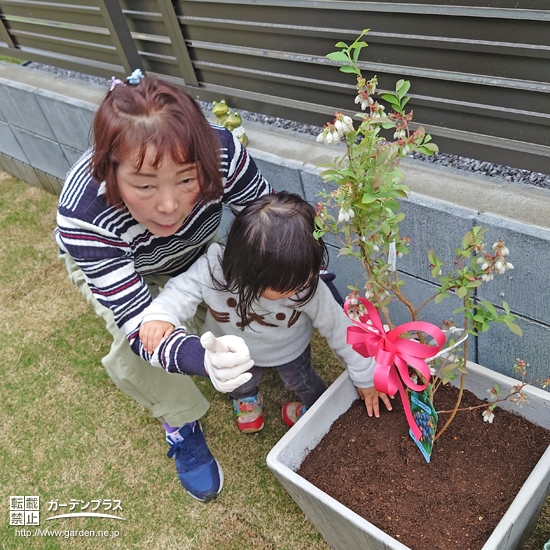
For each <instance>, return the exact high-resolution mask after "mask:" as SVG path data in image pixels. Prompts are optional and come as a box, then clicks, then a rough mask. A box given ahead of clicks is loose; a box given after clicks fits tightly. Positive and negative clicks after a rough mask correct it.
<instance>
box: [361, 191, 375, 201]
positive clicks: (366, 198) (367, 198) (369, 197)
mask: <svg viewBox="0 0 550 550" xmlns="http://www.w3.org/2000/svg"><path fill="white" fill-rule="evenodd" d="M376 199H377V197H376V195H371V194H369V193H365V194H364V195H363V198H362V199H361V202H362V203H363V204H371V203H373V202H374V201H375V200H376Z"/></svg>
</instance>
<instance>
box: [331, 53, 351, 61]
mask: <svg viewBox="0 0 550 550" xmlns="http://www.w3.org/2000/svg"><path fill="white" fill-rule="evenodd" d="M326 57H327V58H328V59H330V60H331V61H343V62H344V63H349V57H348V56H347V55H346V54H345V53H344V52H332V53H329V54H327V55H326Z"/></svg>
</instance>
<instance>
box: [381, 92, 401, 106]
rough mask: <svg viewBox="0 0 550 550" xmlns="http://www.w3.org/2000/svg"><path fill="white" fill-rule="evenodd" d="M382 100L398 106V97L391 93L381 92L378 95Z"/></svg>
mask: <svg viewBox="0 0 550 550" xmlns="http://www.w3.org/2000/svg"><path fill="white" fill-rule="evenodd" d="M380 97H381V98H382V99H383V100H384V101H387V102H388V103H389V104H391V105H392V106H393V107H400V106H401V105H400V103H399V99H397V98H396V97H395V96H394V95H392V94H382V95H381V96H380Z"/></svg>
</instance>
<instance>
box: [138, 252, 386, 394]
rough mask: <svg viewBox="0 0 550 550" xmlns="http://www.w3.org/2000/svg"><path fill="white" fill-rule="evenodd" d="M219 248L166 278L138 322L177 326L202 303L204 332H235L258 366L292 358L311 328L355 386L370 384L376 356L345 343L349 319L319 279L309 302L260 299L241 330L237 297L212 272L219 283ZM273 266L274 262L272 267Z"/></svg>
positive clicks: (270, 364)
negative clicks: (225, 289)
mask: <svg viewBox="0 0 550 550" xmlns="http://www.w3.org/2000/svg"><path fill="white" fill-rule="evenodd" d="M222 254H223V248H222V247H221V246H220V245H219V244H212V245H210V247H209V248H208V250H207V252H206V253H205V254H204V255H203V256H201V257H200V258H199V259H198V260H197V261H196V262H195V263H194V264H193V265H192V266H191V267H190V268H189V269H188V270H187V271H186V272H185V273H182V274H181V275H178V276H176V277H173V278H172V279H170V280H169V281H168V283H167V284H166V286H165V287H164V289H163V290H162V292H161V293H160V294H159V296H158V297H157V298H155V300H153V302H152V304H151V305H150V306H149V307H148V308H147V309H145V311H144V312H143V318H142V322H147V321H166V322H168V323H172V324H173V325H174V326H176V327H180V326H182V325H184V323H185V321H187V320H189V319H192V318H193V317H194V315H195V313H196V311H197V308H198V306H199V305H200V304H201V303H202V302H204V303H205V304H206V306H207V309H208V312H207V316H206V320H205V322H204V325H203V328H202V331H203V332H206V331H211V332H212V333H213V334H214V335H215V336H224V335H226V334H233V335H236V336H240V337H242V338H244V340H245V342H246V344H247V346H248V348H249V350H250V356H251V357H252V359H253V360H254V363H255V364H256V365H258V366H260V367H261V366H265V367H274V366H279V365H284V364H285V363H288V362H290V361H292V360H293V359H296V357H298V356H299V355H300V354H301V353H302V352H303V351H304V350H305V349H306V347H307V346H308V344H309V343H310V341H311V337H312V336H313V331H314V329H315V328H317V329H318V330H319V332H320V333H321V334H322V335H323V336H324V337H325V338H326V339H327V342H328V345H329V346H330V348H331V349H332V351H333V353H334V355H335V356H336V357H337V358H338V360H339V361H340V362H341V363H342V364H343V365H345V366H347V368H348V371H349V375H350V378H351V380H352V382H353V383H354V385H355V386H356V387H358V388H370V387H372V386H373V385H374V382H373V376H374V365H375V362H374V359H373V358H372V357H369V358H365V357H362V356H361V355H359V354H358V353H357V352H356V351H354V350H353V349H352V347H351V346H350V345H349V344H347V343H346V330H347V327H349V326H351V325H352V323H351V321H350V320H349V319H348V317H347V315H346V314H345V313H344V311H343V310H342V308H341V307H340V306H339V305H338V303H337V302H336V301H335V300H334V298H333V296H332V294H331V292H330V290H329V288H328V287H327V285H325V284H324V283H323V282H322V281H319V284H318V286H317V291H316V293H315V294H314V296H313V297H312V298H311V300H310V301H309V302H307V303H306V304H304V305H297V304H296V303H295V302H293V301H292V299H290V298H284V299H281V300H274V301H273V300H267V299H265V298H260V299H259V300H258V301H257V302H255V303H254V305H253V313H252V314H251V315H250V317H249V319H248V321H249V324H248V326H246V327H245V328H244V330H242V329H241V325H242V323H241V319H240V317H239V316H238V314H237V312H236V311H235V306H236V304H237V296H236V295H234V294H231V293H229V292H225V291H220V290H218V289H217V288H216V286H215V284H214V282H213V281H212V276H214V278H215V279H216V280H218V281H220V282H223V281H224V279H223V274H222V269H221V265H220V259H221V257H222ZM274 269H276V266H274Z"/></svg>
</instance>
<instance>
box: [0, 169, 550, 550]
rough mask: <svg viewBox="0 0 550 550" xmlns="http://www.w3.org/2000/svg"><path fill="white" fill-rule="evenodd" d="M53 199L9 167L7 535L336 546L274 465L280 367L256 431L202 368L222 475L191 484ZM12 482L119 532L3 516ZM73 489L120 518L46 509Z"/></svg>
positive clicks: (233, 549) (1, 437)
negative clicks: (127, 384) (61, 229)
mask: <svg viewBox="0 0 550 550" xmlns="http://www.w3.org/2000/svg"><path fill="white" fill-rule="evenodd" d="M56 203H57V198H56V197H54V196H52V195H49V194H47V193H45V192H44V191H41V190H39V189H36V188H34V187H31V186H28V185H26V184H24V183H21V182H19V181H17V180H15V179H14V178H11V177H9V176H7V175H5V174H2V173H0V234H1V235H2V238H1V240H0V266H1V269H0V323H1V325H0V326H1V330H0V354H1V357H2V359H3V361H2V363H1V364H0V380H1V388H2V392H1V393H2V398H1V399H0V502H1V503H2V505H1V506H0V509H1V510H2V514H4V520H3V521H2V522H0V548H1V549H3V550H4V549H5V550H7V549H9V550H18V549H21V550H23V549H25V550H26V549H28V548H33V549H34V548H36V549H39V550H41V549H44V550H46V549H48V550H50V549H58V548H61V549H64V548H79V549H80V548H82V549H96V548H107V549H131V548H147V549H152V550H154V549H170V550H172V549H175V548H177V549H182V550H183V549H191V550H194V549H197V550H210V549H211V550H239V549H251V550H252V549H254V550H260V549H270V550H280V549H281V550H282V549H289V550H302V549H303V550H327V549H328V546H327V545H326V543H325V542H324V541H323V540H322V538H321V536H320V535H319V534H318V533H317V531H316V530H315V529H314V527H313V526H312V525H311V524H310V523H309V521H308V520H307V519H306V518H305V517H304V515H303V514H302V512H301V511H300V509H299V508H298V506H297V505H296V504H295V503H294V502H293V501H292V499H291V498H290V497H289V496H288V494H287V493H286V492H285V491H284V490H283V489H282V487H281V485H280V484H279V483H278V482H277V480H276V479H275V478H274V476H273V475H272V473H271V472H270V471H269V469H268V468H267V467H266V465H265V457H266V455H267V453H268V452H269V450H270V449H271V448H272V447H273V445H274V444H275V443H276V442H277V441H278V440H279V439H280V437H281V436H282V435H283V434H284V433H285V431H286V429H287V428H286V427H285V426H284V425H283V424H282V422H281V420H280V416H279V414H280V413H279V410H280V406H281V405H282V404H283V403H284V402H286V401H288V400H290V399H292V398H293V396H292V395H290V394H289V393H287V392H286V391H285V390H284V389H283V388H282V386H281V383H280V381H279V380H278V379H277V377H276V376H274V375H273V374H274V373H272V372H269V373H268V374H267V375H266V377H265V380H264V383H263V384H262V391H263V393H264V398H265V403H266V407H265V409H266V425H265V428H264V429H263V431H262V432H260V433H259V434H255V435H248V436H247V435H243V434H240V433H239V432H238V430H237V428H236V425H235V421H234V418H233V411H232V407H231V404H230V402H229V401H228V399H227V398H226V397H225V396H224V395H222V394H219V393H217V392H216V391H215V390H214V389H213V388H212V386H211V385H210V383H209V382H208V381H206V380H198V381H197V383H198V385H199V386H200V388H201V390H202V391H203V393H204V394H205V396H206V397H207V398H208V399H209V401H210V402H211V409H210V411H209V413H208V414H207V415H206V417H205V418H204V421H203V425H204V430H205V433H206V437H207V439H208V442H209V445H210V447H211V449H212V451H213V453H214V455H215V456H216V457H217V459H218V460H219V461H220V462H221V464H222V466H223V468H224V472H225V486H224V490H223V492H222V494H221V495H220V496H219V497H218V499H216V500H215V501H213V502H211V503H208V504H203V503H200V502H197V501H195V500H193V499H192V498H190V497H188V496H187V495H186V494H185V492H184V491H183V490H182V488H181V486H180V483H179V481H178V479H177V477H176V472H175V468H174V465H173V461H172V460H169V459H168V458H166V456H165V453H166V450H167V446H166V444H165V442H164V440H163V431H162V429H161V427H160V425H159V423H158V422H157V421H155V420H154V419H153V418H152V417H151V415H150V414H149V412H148V411H147V410H146V409H144V408H143V407H142V406H140V405H139V404H137V403H136V402H135V401H134V400H132V399H131V398H129V397H127V396H126V395H125V394H123V393H122V392H120V391H119V390H118V389H117V388H116V387H115V386H114V384H113V383H112V382H111V380H110V379H109V378H108V376H107V375H106V373H105V371H104V370H103V367H102V366H101V357H102V356H104V355H105V354H106V353H107V351H108V349H109V345H110V342H109V336H108V334H107V333H106V331H105V329H104V327H103V324H102V321H101V320H100V319H98V318H97V317H96V316H95V315H94V313H93V312H92V311H91V309H90V307H89V306H88V305H87V303H86V302H85V301H84V299H83V298H82V297H81V296H80V294H79V293H78V291H77V290H76V289H75V288H73V287H72V285H71V284H70V282H69V281H68V278H67V276H66V274H65V270H64V267H63V266H62V265H61V263H60V262H59V261H58V259H57V250H56V246H55V244H54V242H53V239H52V231H53V228H54V225H55V209H56ZM313 351H314V361H315V364H316V366H317V367H318V369H319V371H320V372H321V374H322V375H323V377H324V378H325V380H326V381H327V382H328V383H330V382H332V381H333V380H334V379H335V378H336V377H337V376H338V375H339V373H340V372H341V367H340V366H339V365H338V364H337V363H336V361H335V360H334V359H333V357H332V355H331V353H330V351H329V350H328V349H327V347H326V345H325V344H324V342H323V340H322V339H320V338H317V337H316V339H315V341H314V345H313ZM12 495H38V496H40V498H41V510H42V521H41V525H40V528H41V529H43V530H44V529H46V528H48V529H50V530H54V529H55V530H61V531H63V530H67V531H77V532H78V531H82V530H95V531H99V530H108V531H112V530H115V531H118V532H119V536H118V537H117V538H109V539H101V540H99V539H97V538H92V537H85V536H68V537H67V538H65V537H45V536H32V537H30V538H25V537H23V536H16V533H15V527H13V526H10V525H9V520H8V518H9V511H8V509H9V502H10V500H9V497H10V496H12ZM72 499H74V501H78V502H79V505H81V504H80V501H81V500H82V501H84V502H88V501H92V500H98V499H101V500H103V501H104V500H105V499H111V500H112V501H113V502H114V501H120V503H121V506H122V510H121V511H118V512H117V514H120V515H121V516H122V517H124V518H125V519H124V521H119V520H112V519H98V518H70V519H62V520H53V521H45V518H47V517H51V516H52V515H53V512H52V511H48V508H49V507H50V506H53V503H55V502H57V503H58V504H69V503H70V502H71V500H72ZM65 511H66V510H61V509H60V510H59V512H58V513H64V512H65ZM107 513H108V512H107ZM28 529H29V530H30V531H31V532H34V529H35V527H29V528H28ZM548 538H550V507H549V506H547V507H546V508H545V510H544V511H543V514H542V516H541V519H540V520H539V523H538V525H537V528H536V531H535V532H534V534H533V536H532V537H531V539H530V540H529V542H528V543H527V544H526V545H525V546H524V550H540V549H541V548H542V545H543V544H544V542H546V540H547V539H548Z"/></svg>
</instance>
